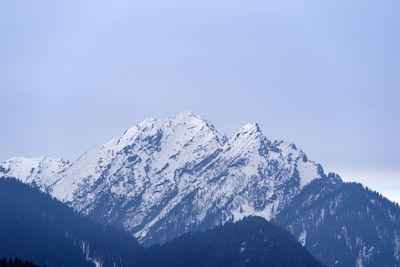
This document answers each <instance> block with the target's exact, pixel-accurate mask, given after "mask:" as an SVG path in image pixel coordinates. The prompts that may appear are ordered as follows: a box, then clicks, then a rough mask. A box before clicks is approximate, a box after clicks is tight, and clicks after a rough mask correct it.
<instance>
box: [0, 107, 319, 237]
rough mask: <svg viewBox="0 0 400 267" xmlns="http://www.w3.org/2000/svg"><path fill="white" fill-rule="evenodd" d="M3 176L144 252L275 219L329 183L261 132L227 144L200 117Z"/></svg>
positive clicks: (151, 126)
mask: <svg viewBox="0 0 400 267" xmlns="http://www.w3.org/2000/svg"><path fill="white" fill-rule="evenodd" d="M0 175H1V176H12V177H16V178H18V179H20V180H21V181H23V182H26V183H35V184H36V185H37V186H39V188H41V189H42V190H46V191H48V192H50V193H51V194H52V195H53V196H54V197H56V198H57V199H59V200H62V201H64V202H66V203H68V204H70V205H71V206H73V207H74V208H75V209H76V210H78V211H79V212H81V213H83V214H86V215H89V216H91V217H94V218H96V219H97V220H100V221H102V222H105V223H110V224H117V225H119V226H122V227H124V228H125V229H127V230H129V231H130V232H131V233H133V234H134V235H135V236H136V237H137V238H138V239H139V240H140V241H141V242H144V243H147V244H150V243H154V242H159V241H164V240H167V239H170V238H173V237H176V236H178V235H180V234H182V233H184V232H187V231H188V230H191V229H197V228H203V227H205V226H206V225H215V224H221V223H224V222H225V221H228V220H232V219H233V220H234V221H236V220H238V219H241V218H243V217H244V216H247V215H259V216H262V217H264V218H266V219H271V218H273V217H274V216H275V215H276V214H277V213H278V212H279V211H280V210H281V209H282V208H283V207H285V206H286V205H287V204H288V203H289V202H290V200H291V199H292V198H293V197H294V196H295V195H297V194H298V193H299V192H300V190H301V188H302V187H304V186H305V185H306V184H308V183H309V182H310V181H312V180H314V179H321V178H323V179H327V177H326V176H325V174H324V172H323V170H322V168H321V166H320V165H318V164H316V163H314V162H312V161H309V160H308V159H307V157H306V155H305V154H304V153H303V152H302V151H301V150H299V149H297V148H296V146H295V145H294V144H290V143H287V142H283V141H274V142H272V141H270V140H268V139H267V138H266V137H265V136H264V135H263V134H262V133H261V131H260V128H259V127H258V125H257V124H256V123H249V124H247V125H245V126H243V127H242V128H240V129H239V130H238V131H237V132H236V133H235V134H234V135H233V136H232V137H230V138H227V137H226V136H224V135H223V134H221V133H219V132H217V131H216V129H215V128H214V127H213V125H212V124H211V123H210V122H208V121H206V120H203V119H202V118H200V117H199V116H198V115H196V114H193V113H183V114H179V115H176V116H171V117H167V118H158V119H147V120H144V121H143V122H142V123H140V124H138V125H137V126H134V127H132V128H130V129H128V130H127V131H126V132H125V133H124V134H123V135H121V136H119V137H116V138H114V139H112V140H110V141H109V142H107V143H106V144H103V145H99V146H95V147H93V148H92V149H90V150H89V151H87V152H86V153H85V154H83V155H82V156H81V157H80V158H78V159H77V160H76V161H74V162H72V163H70V162H68V161H64V160H53V159H49V158H46V157H42V158H36V159H28V158H12V159H10V160H8V161H6V162H4V163H3V164H2V165H1V169H0Z"/></svg>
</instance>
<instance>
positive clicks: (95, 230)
mask: <svg viewBox="0 0 400 267" xmlns="http://www.w3.org/2000/svg"><path fill="white" fill-rule="evenodd" d="M0 240H1V242H0V258H2V257H6V258H15V257H19V258H23V259H28V260H32V261H34V262H36V263H40V264H41V265H43V264H46V265H48V266H54V267H57V266H77V267H78V266H98V267H100V266H105V267H106V266H107V267H108V266H113V267H115V266H125V267H133V266H157V267H158V266H163V267H166V266H215V267H217V266H218V267H221V266H291V265H293V264H292V263H296V264H297V266H321V265H320V264H319V263H318V261H317V260H315V259H314V258H313V257H312V256H311V255H310V254H309V253H308V252H307V251H306V249H304V248H303V247H302V246H301V245H300V244H299V243H298V242H297V241H296V240H295V239H294V238H293V237H292V236H291V235H290V234H289V233H288V232H287V231H285V230H284V229H283V228H280V227H278V226H275V225H273V224H271V223H268V222H267V221H265V220H264V219H261V218H246V219H243V220H242V221H240V222H238V223H236V224H232V223H227V224H225V225H224V226H220V227H217V228H215V229H213V230H208V231H205V232H202V233H196V234H188V235H185V236H183V237H180V238H178V239H175V240H173V241H171V242H168V243H166V244H164V245H162V246H158V245H157V246H153V247H150V248H148V249H144V248H143V247H141V246H140V245H139V244H138V243H137V241H135V240H134V238H133V237H132V236H131V235H128V234H127V233H125V232H121V231H118V230H115V229H112V228H108V227H104V226H101V225H99V224H97V223H94V222H91V221H89V220H88V219H86V218H83V217H81V216H80V215H78V214H76V213H74V211H73V210H72V208H70V207H68V206H66V205H65V204H63V203H61V202H59V201H57V200H55V199H52V198H51V197H50V196H49V195H47V194H44V193H41V192H40V191H39V190H38V189H36V188H32V187H29V186H28V185H25V184H22V183H20V182H18V181H16V180H15V179H1V180H0ZM2 262H3V263H4V264H5V266H14V265H12V264H11V263H10V264H8V263H7V264H6V262H5V261H1V260H0V265H2ZM15 266H28V264H27V265H22V264H21V265H15ZM30 266H33V265H30ZM35 266H36V265H35Z"/></svg>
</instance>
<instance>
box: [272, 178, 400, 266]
mask: <svg viewBox="0 0 400 267" xmlns="http://www.w3.org/2000/svg"><path fill="white" fill-rule="evenodd" d="M274 222H275V223H278V224H279V225H282V226H284V227H286V228H287V229H288V230H289V232H291V233H292V234H293V236H295V237H297V238H298V240H299V241H300V242H301V243H303V245H305V247H306V248H307V249H308V250H309V251H310V252H311V253H312V254H313V255H314V256H315V257H316V258H318V259H320V260H321V261H323V262H324V263H325V264H326V265H328V266H400V261H399V259H400V238H399V236H400V208H399V206H398V205H397V204H394V203H392V202H390V201H389V200H387V199H386V198H384V197H382V196H381V195H380V194H378V193H376V192H373V191H370V190H369V189H367V188H364V187H363V186H362V185H360V184H356V183H342V184H336V185H332V184H328V183H325V182H324V181H321V180H320V181H314V182H312V183H311V184H309V185H308V186H306V187H305V188H304V190H303V191H302V192H301V193H300V194H299V195H298V196H296V197H295V198H294V199H293V201H292V203H291V204H290V205H288V207H286V208H285V209H284V210H283V211H282V212H281V213H280V214H278V215H277V217H276V218H275V220H274Z"/></svg>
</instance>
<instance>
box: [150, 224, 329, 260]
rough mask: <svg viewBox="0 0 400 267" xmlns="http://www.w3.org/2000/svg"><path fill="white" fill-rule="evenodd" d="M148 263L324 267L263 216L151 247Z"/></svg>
mask: <svg viewBox="0 0 400 267" xmlns="http://www.w3.org/2000/svg"><path fill="white" fill-rule="evenodd" d="M146 252H147V253H148V254H149V255H150V257H148V258H149V259H151V262H148V263H146V264H145V265H146V266H149V267H151V266H164V267H168V266H171V267H172V266H173V267H180V266H182V267H186V266H192V267H197V266H198V267H206V266H218V267H224V266H226V267H228V266H229V267H235V266H236V267H238V266H249V267H250V266H257V267H261V266H271V267H272V266H299V267H300V266H307V267H312V266H322V264H321V263H319V262H318V261H317V260H315V259H314V258H313V257H312V256H311V255H310V254H309V253H308V252H307V250H306V249H304V248H303V247H302V246H301V245H300V243H298V242H297V241H296V240H295V239H294V238H293V237H292V236H291V235H290V234H288V233H287V232H286V231H285V230H283V229H282V228H281V227H278V226H276V225H273V224H271V223H268V222H267V221H266V220H265V219H262V218H260V217H247V218H244V219H242V220H241V221H238V222H236V223H235V224H233V223H226V224H225V225H224V226H219V227H216V228H213V229H212V230H207V231H204V232H196V233H190V234H186V235H183V236H181V237H179V238H177V239H174V240H172V241H170V242H167V243H165V244H163V245H161V246H160V245H156V246H152V247H150V248H148V249H147V250H146Z"/></svg>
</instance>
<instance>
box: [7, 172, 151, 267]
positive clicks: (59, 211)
mask: <svg viewBox="0 0 400 267" xmlns="http://www.w3.org/2000/svg"><path fill="white" fill-rule="evenodd" d="M0 240H1V242H0V258H3V257H7V258H15V257H19V258H22V259H27V260H30V261H33V262H35V263H37V264H40V265H44V264H46V265H50V266H55V267H56V266H77V267H78V266H94V265H95V264H96V266H100V265H104V266H113V265H114V264H115V266H135V265H134V262H135V261H134V260H135V257H134V255H140V253H141V252H142V251H143V248H142V247H141V246H140V245H139V243H138V242H137V241H136V240H134V239H133V238H132V237H131V236H130V235H129V234H127V233H125V232H123V231H118V230H114V229H112V228H109V227H105V226H103V225H100V224H98V223H95V222H92V221H90V220H88V219H87V218H83V217H81V216H80V215H78V214H76V213H75V212H74V211H73V210H72V209H71V208H70V207H68V206H66V205H65V204H63V203H61V202H59V201H57V200H55V199H52V198H51V197H50V196H49V195H47V194H44V193H41V192H40V191H39V190H37V189H35V188H31V187H29V186H28V185H25V184H22V183H20V182H18V181H16V180H14V179H0Z"/></svg>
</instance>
